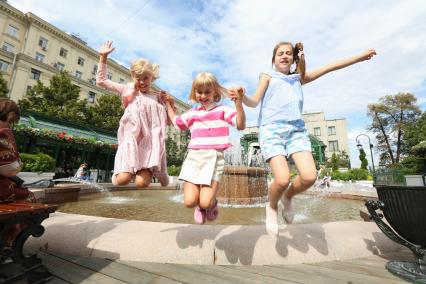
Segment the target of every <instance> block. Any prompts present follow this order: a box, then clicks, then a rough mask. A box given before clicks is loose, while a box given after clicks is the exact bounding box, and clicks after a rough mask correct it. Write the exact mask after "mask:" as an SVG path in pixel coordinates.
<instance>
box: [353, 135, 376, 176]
mask: <svg viewBox="0 0 426 284" xmlns="http://www.w3.org/2000/svg"><path fill="white" fill-rule="evenodd" d="M359 136H365V137H367V138H368V143H369V144H370V157H371V165H372V166H373V176H374V174H375V172H376V170H375V169H374V159H373V144H371V140H370V137H369V136H368V135H367V134H363V133H362V134H359V135H358V136H357V137H356V138H355V140H356V143H357V144H356V146H357V147H358V150H359V151H361V150H362V145H361V143H360V142H359V140H358V137H359Z"/></svg>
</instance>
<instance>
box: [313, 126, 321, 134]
mask: <svg viewBox="0 0 426 284" xmlns="http://www.w3.org/2000/svg"><path fill="white" fill-rule="evenodd" d="M314 135H315V136H321V128H320V127H315V128H314Z"/></svg>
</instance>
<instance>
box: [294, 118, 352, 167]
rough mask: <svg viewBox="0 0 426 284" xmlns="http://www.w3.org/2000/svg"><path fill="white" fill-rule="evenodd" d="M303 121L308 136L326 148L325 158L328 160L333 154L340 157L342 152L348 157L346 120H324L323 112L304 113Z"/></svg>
mask: <svg viewBox="0 0 426 284" xmlns="http://www.w3.org/2000/svg"><path fill="white" fill-rule="evenodd" d="M303 120H304V121H305V125H306V129H307V130H308V132H309V134H311V135H313V136H314V137H316V138H318V139H319V140H321V141H322V142H323V143H324V144H325V145H326V146H327V148H326V149H325V155H326V157H328V158H330V157H331V156H332V155H333V154H334V153H335V154H337V155H342V153H343V152H345V153H346V154H347V155H348V156H349V155H350V152H349V144H348V132H347V126H346V119H344V118H341V119H325V115H324V112H312V113H304V114H303Z"/></svg>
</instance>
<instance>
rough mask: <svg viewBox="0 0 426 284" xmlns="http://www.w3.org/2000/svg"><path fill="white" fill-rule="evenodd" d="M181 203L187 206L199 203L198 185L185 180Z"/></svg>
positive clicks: (191, 206) (192, 206)
mask: <svg viewBox="0 0 426 284" xmlns="http://www.w3.org/2000/svg"><path fill="white" fill-rule="evenodd" d="M183 204H184V205H185V206H186V207H188V208H194V207H195V206H198V205H199V204H200V186H199V185H196V184H193V183H190V182H185V183H184V184H183Z"/></svg>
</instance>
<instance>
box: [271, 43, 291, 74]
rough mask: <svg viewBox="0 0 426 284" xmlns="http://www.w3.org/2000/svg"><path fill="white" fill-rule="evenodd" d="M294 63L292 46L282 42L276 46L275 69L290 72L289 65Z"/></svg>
mask: <svg viewBox="0 0 426 284" xmlns="http://www.w3.org/2000/svg"><path fill="white" fill-rule="evenodd" d="M293 63H294V57H293V47H292V46H291V45H289V44H283V45H281V46H280V47H278V49H277V52H276V53H275V57H274V65H275V69H276V70H277V71H279V72H282V73H284V74H288V73H290V67H291V65H292V64H293Z"/></svg>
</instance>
